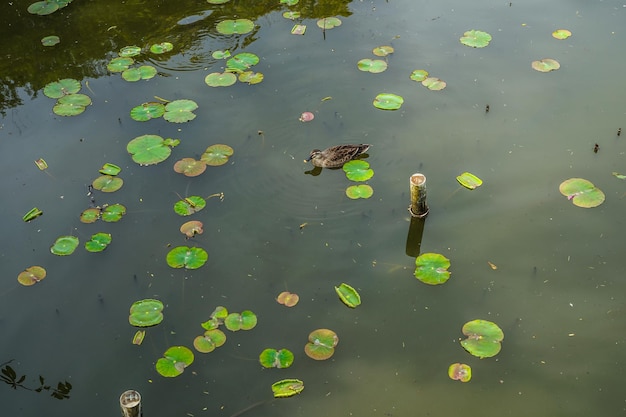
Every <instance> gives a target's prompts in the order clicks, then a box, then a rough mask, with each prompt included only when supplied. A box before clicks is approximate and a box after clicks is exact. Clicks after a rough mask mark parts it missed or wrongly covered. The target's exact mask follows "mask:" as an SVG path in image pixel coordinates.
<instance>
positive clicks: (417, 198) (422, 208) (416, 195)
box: [409, 173, 428, 218]
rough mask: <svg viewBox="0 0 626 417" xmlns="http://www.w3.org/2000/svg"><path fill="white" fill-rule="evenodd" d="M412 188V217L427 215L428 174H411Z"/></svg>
mask: <svg viewBox="0 0 626 417" xmlns="http://www.w3.org/2000/svg"><path fill="white" fill-rule="evenodd" d="M409 186H410V189H411V206H410V207H409V212H410V213H411V216H412V217H420V218H421V217H426V215H427V214H428V205H427V204H426V176H425V175H423V174H420V173H416V174H413V175H411V178H409Z"/></svg>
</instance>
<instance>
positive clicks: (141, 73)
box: [122, 65, 157, 82]
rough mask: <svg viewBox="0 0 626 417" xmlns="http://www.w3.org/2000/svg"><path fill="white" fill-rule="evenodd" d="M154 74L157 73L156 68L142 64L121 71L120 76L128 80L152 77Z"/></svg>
mask: <svg viewBox="0 0 626 417" xmlns="http://www.w3.org/2000/svg"><path fill="white" fill-rule="evenodd" d="M155 75H157V70H156V68H154V67H153V66H151V65H142V66H140V67H138V68H129V69H125V70H124V71H122V78H123V79H125V80H126V81H130V82H134V81H139V80H149V79H150V78H154V76H155Z"/></svg>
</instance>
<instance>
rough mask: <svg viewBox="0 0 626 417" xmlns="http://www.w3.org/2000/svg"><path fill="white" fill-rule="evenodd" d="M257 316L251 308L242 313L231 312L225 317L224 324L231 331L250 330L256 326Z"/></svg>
mask: <svg viewBox="0 0 626 417" xmlns="http://www.w3.org/2000/svg"><path fill="white" fill-rule="evenodd" d="M256 323H257V317H256V314H254V313H253V312H252V311H250V310H244V311H242V312H241V314H240V313H230V314H229V315H228V316H226V318H225V319H224V325H225V326H226V328H227V329H228V330H230V331H233V332H236V331H238V330H250V329H253V328H254V326H256Z"/></svg>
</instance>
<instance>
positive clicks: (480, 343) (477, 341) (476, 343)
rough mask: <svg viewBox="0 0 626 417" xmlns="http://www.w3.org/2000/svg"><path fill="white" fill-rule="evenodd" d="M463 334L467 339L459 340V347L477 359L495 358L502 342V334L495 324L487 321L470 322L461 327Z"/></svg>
mask: <svg viewBox="0 0 626 417" xmlns="http://www.w3.org/2000/svg"><path fill="white" fill-rule="evenodd" d="M462 331H463V334H464V335H465V336H467V339H463V340H461V346H463V348H465V350H467V351H468V352H469V353H471V354H472V355H474V356H476V357H478V358H481V359H482V358H491V357H492V356H496V355H497V354H498V352H500V349H501V348H502V345H501V344H500V342H502V340H504V333H503V332H502V329H500V327H498V325H497V324H495V323H493V322H490V321H487V320H472V321H469V322H467V323H465V324H464V325H463V329H462Z"/></svg>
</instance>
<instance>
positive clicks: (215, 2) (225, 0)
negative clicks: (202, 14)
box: [207, 0, 230, 4]
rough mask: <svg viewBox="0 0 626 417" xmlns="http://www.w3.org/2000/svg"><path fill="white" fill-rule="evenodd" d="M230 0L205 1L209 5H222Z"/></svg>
mask: <svg viewBox="0 0 626 417" xmlns="http://www.w3.org/2000/svg"><path fill="white" fill-rule="evenodd" d="M229 1H230V0H207V2H209V3H210V4H224V3H228V2H229Z"/></svg>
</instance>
